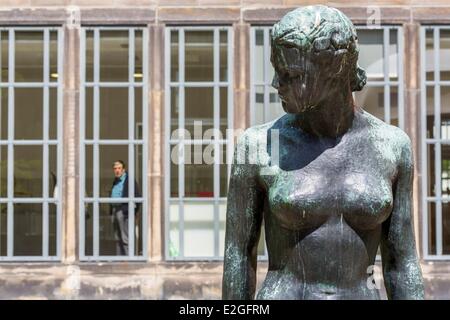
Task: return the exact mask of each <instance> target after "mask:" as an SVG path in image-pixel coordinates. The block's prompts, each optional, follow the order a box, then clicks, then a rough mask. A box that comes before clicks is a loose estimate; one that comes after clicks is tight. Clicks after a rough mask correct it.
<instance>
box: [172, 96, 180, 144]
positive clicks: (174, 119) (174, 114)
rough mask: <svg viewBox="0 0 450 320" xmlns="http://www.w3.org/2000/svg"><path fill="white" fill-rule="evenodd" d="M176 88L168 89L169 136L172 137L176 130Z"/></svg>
mask: <svg viewBox="0 0 450 320" xmlns="http://www.w3.org/2000/svg"><path fill="white" fill-rule="evenodd" d="M178 112H179V100H178V88H171V89H170V136H171V137H172V136H173V135H174V131H175V130H176V129H178Z"/></svg>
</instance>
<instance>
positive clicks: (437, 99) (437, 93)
mask: <svg viewBox="0 0 450 320" xmlns="http://www.w3.org/2000/svg"><path fill="white" fill-rule="evenodd" d="M433 41H434V81H435V87H434V124H435V126H434V128H435V138H436V139H437V141H438V142H437V143H436V154H435V158H434V163H435V175H436V176H435V178H436V189H437V190H436V196H437V199H438V201H437V202H436V254H437V255H442V186H441V177H442V168H441V87H440V66H439V58H440V52H439V50H440V43H439V41H440V39H439V28H434V34H433Z"/></svg>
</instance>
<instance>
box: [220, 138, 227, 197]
mask: <svg viewBox="0 0 450 320" xmlns="http://www.w3.org/2000/svg"><path fill="white" fill-rule="evenodd" d="M219 155H220V156H219V161H220V162H219V163H220V164H219V167H220V169H219V170H220V196H221V197H226V196H227V194H228V163H227V145H223V144H221V145H219Z"/></svg>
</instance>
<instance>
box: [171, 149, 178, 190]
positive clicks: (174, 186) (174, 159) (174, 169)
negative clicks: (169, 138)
mask: <svg viewBox="0 0 450 320" xmlns="http://www.w3.org/2000/svg"><path fill="white" fill-rule="evenodd" d="M170 155H171V158H170V196H171V197H178V163H179V160H178V159H179V146H178V145H175V146H172V147H171V152H170Z"/></svg>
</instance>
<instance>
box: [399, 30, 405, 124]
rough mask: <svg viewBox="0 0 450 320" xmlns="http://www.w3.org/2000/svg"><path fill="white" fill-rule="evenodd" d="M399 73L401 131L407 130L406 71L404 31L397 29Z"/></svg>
mask: <svg viewBox="0 0 450 320" xmlns="http://www.w3.org/2000/svg"><path fill="white" fill-rule="evenodd" d="M397 39H398V40H397V41H398V53H397V72H398V125H399V127H400V129H402V130H405V114H404V112H405V107H404V97H405V96H404V87H405V84H404V74H403V72H404V70H403V55H404V52H403V50H404V30H403V28H397Z"/></svg>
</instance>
